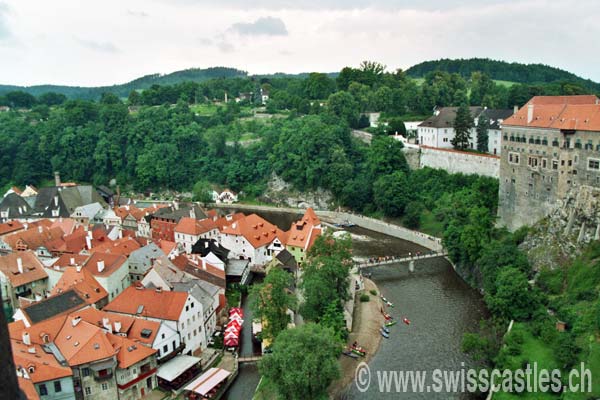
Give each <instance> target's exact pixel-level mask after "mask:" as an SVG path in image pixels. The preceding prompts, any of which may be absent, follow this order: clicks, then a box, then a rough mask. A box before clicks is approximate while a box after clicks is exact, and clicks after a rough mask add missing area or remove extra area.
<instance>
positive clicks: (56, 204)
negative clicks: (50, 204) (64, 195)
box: [54, 196, 58, 207]
mask: <svg viewBox="0 0 600 400" xmlns="http://www.w3.org/2000/svg"><path fill="white" fill-rule="evenodd" d="M54 206H55V207H58V196H54Z"/></svg>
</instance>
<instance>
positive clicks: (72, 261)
mask: <svg viewBox="0 0 600 400" xmlns="http://www.w3.org/2000/svg"><path fill="white" fill-rule="evenodd" d="M69 265H75V257H71V259H70V260H69Z"/></svg>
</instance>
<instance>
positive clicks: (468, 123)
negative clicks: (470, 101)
mask: <svg viewBox="0 0 600 400" xmlns="http://www.w3.org/2000/svg"><path fill="white" fill-rule="evenodd" d="M472 127H473V117H472V116H471V111H470V110H469V107H468V106H467V104H466V103H463V104H461V105H460V107H458V109H457V110H456V118H455V119H454V138H453V139H452V146H454V148H455V149H458V150H464V149H468V148H469V138H470V137H471V128H472Z"/></svg>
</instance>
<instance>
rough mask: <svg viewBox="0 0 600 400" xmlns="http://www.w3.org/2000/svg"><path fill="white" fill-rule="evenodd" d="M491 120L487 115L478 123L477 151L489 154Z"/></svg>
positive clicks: (481, 117) (480, 118) (483, 114)
mask: <svg viewBox="0 0 600 400" xmlns="http://www.w3.org/2000/svg"><path fill="white" fill-rule="evenodd" d="M489 129H490V119H489V118H488V117H487V115H486V114H485V113H482V115H481V116H480V117H479V118H478V121H477V150H478V151H482V152H485V153H487V152H488V141H489Z"/></svg>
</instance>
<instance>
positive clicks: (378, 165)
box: [367, 136, 408, 179]
mask: <svg viewBox="0 0 600 400" xmlns="http://www.w3.org/2000/svg"><path fill="white" fill-rule="evenodd" d="M402 148H403V145H402V142H400V141H398V140H396V139H394V138H392V137H389V136H376V137H374V138H373V140H372V141H371V146H370V147H369V150H368V153H367V160H368V164H369V168H370V170H371V174H372V177H373V179H376V178H377V177H378V176H381V175H389V174H391V173H393V172H395V171H401V172H408V163H407V162H406V157H405V156H404V152H403V151H402Z"/></svg>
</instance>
